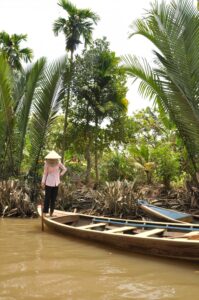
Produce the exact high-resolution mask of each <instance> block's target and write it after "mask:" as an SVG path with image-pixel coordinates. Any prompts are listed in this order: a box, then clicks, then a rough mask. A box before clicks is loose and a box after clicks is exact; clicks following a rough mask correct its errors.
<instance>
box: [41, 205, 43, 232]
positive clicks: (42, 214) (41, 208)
mask: <svg viewBox="0 0 199 300" xmlns="http://www.w3.org/2000/svg"><path fill="white" fill-rule="evenodd" d="M41 230H42V231H44V213H43V204H42V205H41Z"/></svg>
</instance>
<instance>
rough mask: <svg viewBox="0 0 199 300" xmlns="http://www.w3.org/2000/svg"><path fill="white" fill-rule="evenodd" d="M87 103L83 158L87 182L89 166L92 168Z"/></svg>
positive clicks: (88, 180) (88, 179) (89, 174)
mask: <svg viewBox="0 0 199 300" xmlns="http://www.w3.org/2000/svg"><path fill="white" fill-rule="evenodd" d="M89 122H90V117H89V103H88V102H87V108H86V130H85V138H86V140H87V145H86V151H85V159H86V164H87V166H86V175H85V182H86V184H88V183H89V182H90V176H91V168H92V161H91V143H92V138H91V134H90V132H89Z"/></svg>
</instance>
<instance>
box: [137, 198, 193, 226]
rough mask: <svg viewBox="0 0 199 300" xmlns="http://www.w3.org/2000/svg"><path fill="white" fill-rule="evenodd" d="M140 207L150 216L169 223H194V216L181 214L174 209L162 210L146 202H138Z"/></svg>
mask: <svg viewBox="0 0 199 300" xmlns="http://www.w3.org/2000/svg"><path fill="white" fill-rule="evenodd" d="M138 206H139V208H141V209H142V210H143V211H144V212H146V213H147V214H148V215H149V216H151V217H153V218H155V219H158V220H165V221H169V222H176V223H192V222H193V216H192V215H191V214H187V213H183V212H179V211H176V210H173V209H167V208H162V207H159V206H155V205H152V204H150V203H148V201H146V200H138Z"/></svg>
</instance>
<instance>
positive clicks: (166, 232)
mask: <svg viewBox="0 0 199 300" xmlns="http://www.w3.org/2000/svg"><path fill="white" fill-rule="evenodd" d="M50 219H51V220H53V221H56V222H57V223H61V224H65V225H69V226H72V227H76V228H78V229H84V230H92V231H98V232H99V231H103V232H106V233H114V234H128V235H134V236H136V237H145V238H146V237H159V238H161V237H167V238H185V239H199V228H198V229H197V230H195V231H192V229H191V227H189V226H187V227H185V228H183V227H182V226H179V225H175V226H172V225H168V226H167V227H163V226H159V228H157V227H158V226H157V223H156V222H154V223H152V222H150V224H148V223H144V222H139V221H132V222H127V221H125V220H121V221H120V220H118V219H108V218H99V219H98V218H96V217H92V216H82V215H78V214H71V215H62V216H56V217H52V218H50ZM161 227H163V228H161Z"/></svg>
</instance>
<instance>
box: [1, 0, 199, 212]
mask: <svg viewBox="0 0 199 300" xmlns="http://www.w3.org/2000/svg"><path fill="white" fill-rule="evenodd" d="M58 4H59V5H60V6H61V7H62V8H63V11H64V13H65V18H58V19H57V20H55V22H54V24H53V31H54V33H55V35H58V34H64V36H65V40H66V45H65V47H66V57H65V58H63V59H57V61H54V62H51V63H48V62H47V60H46V59H45V58H40V59H39V60H37V61H36V62H34V63H31V64H29V65H28V66H27V67H25V68H23V67H22V61H25V62H28V61H31V60H32V57H33V51H32V50H31V49H29V48H23V49H21V48H20V43H21V41H23V40H25V39H26V35H23V34H21V35H17V34H13V35H12V36H9V35H8V34H7V33H6V32H1V33H0V170H1V173H0V177H1V180H9V179H10V178H12V179H13V178H14V179H17V178H20V180H22V181H24V180H25V179H27V180H28V182H29V184H30V186H31V189H33V192H31V193H30V194H31V195H32V196H31V197H30V198H31V199H34V196H35V192H36V190H37V183H38V182H40V177H41V172H42V167H43V158H44V155H45V154H46V152H47V151H48V150H51V149H54V150H56V151H57V152H59V153H61V154H62V160H63V161H64V163H65V164H66V165H67V166H68V169H69V171H68V175H67V176H66V177H65V182H68V183H70V182H72V183H74V182H75V183H76V185H77V186H81V185H82V184H86V185H87V186H92V187H95V188H96V187H97V186H99V185H103V183H104V182H105V181H117V180H120V181H123V180H128V181H131V182H133V185H134V184H135V183H136V184H137V185H146V184H147V185H152V184H153V185H155V184H156V185H157V184H163V185H164V186H165V187H166V189H167V190H169V189H171V187H175V188H176V187H183V186H186V187H188V186H190V185H191V186H193V185H194V186H195V187H197V185H198V180H197V177H198V173H197V171H198V164H199V156H198V152H199V86H198V84H199V83H198V82H199V81H198V78H199V73H198V72H199V71H198V70H199V65H198V64H199V57H198V56H199V52H198V50H197V49H198V46H199V15H198V11H197V9H196V8H195V7H194V5H193V3H192V1H191V0H182V1H177V0H176V1H171V3H170V4H166V3H165V2H164V1H163V2H155V3H154V4H152V5H151V9H150V10H149V11H148V12H147V13H146V15H145V16H144V18H143V19H139V20H137V21H136V22H134V24H133V26H132V33H131V35H130V37H131V38H133V36H134V35H135V34H139V35H142V36H143V37H145V38H147V39H148V40H149V41H151V42H152V43H153V45H154V51H153V53H154V64H153V65H154V67H153V68H152V67H151V65H150V64H149V63H148V62H147V61H146V60H144V59H143V60H139V59H138V58H137V57H133V56H131V55H128V56H125V57H123V58H119V57H117V55H116V53H115V52H114V51H113V50H112V49H110V46H109V42H108V41H107V39H106V38H103V39H97V40H95V41H92V31H93V29H94V25H97V22H98V20H99V17H98V16H97V15H96V14H95V13H94V12H92V11H91V10H90V9H78V8H77V7H75V6H74V5H73V4H72V3H70V2H69V1H66V0H60V1H59V3H58ZM82 42H84V46H85V47H84V49H83V51H82V52H81V53H80V54H75V50H76V49H77V48H78V46H79V45H80V44H81V43H82ZM67 54H69V55H67ZM127 76H130V77H132V78H133V79H135V80H139V82H140V86H139V91H140V92H141V94H142V95H143V96H144V97H147V98H150V99H151V100H153V101H154V105H153V108H149V107H148V108H146V109H145V110H142V111H137V112H135V113H134V114H133V115H131V116H129V115H128V113H127V112H128V100H127V99H126V93H127V84H126V81H127ZM130 100H131V99H129V101H130ZM134 101H136V99H134ZM124 190H125V189H124ZM190 201H191V200H190ZM2 210H3V207H2Z"/></svg>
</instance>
